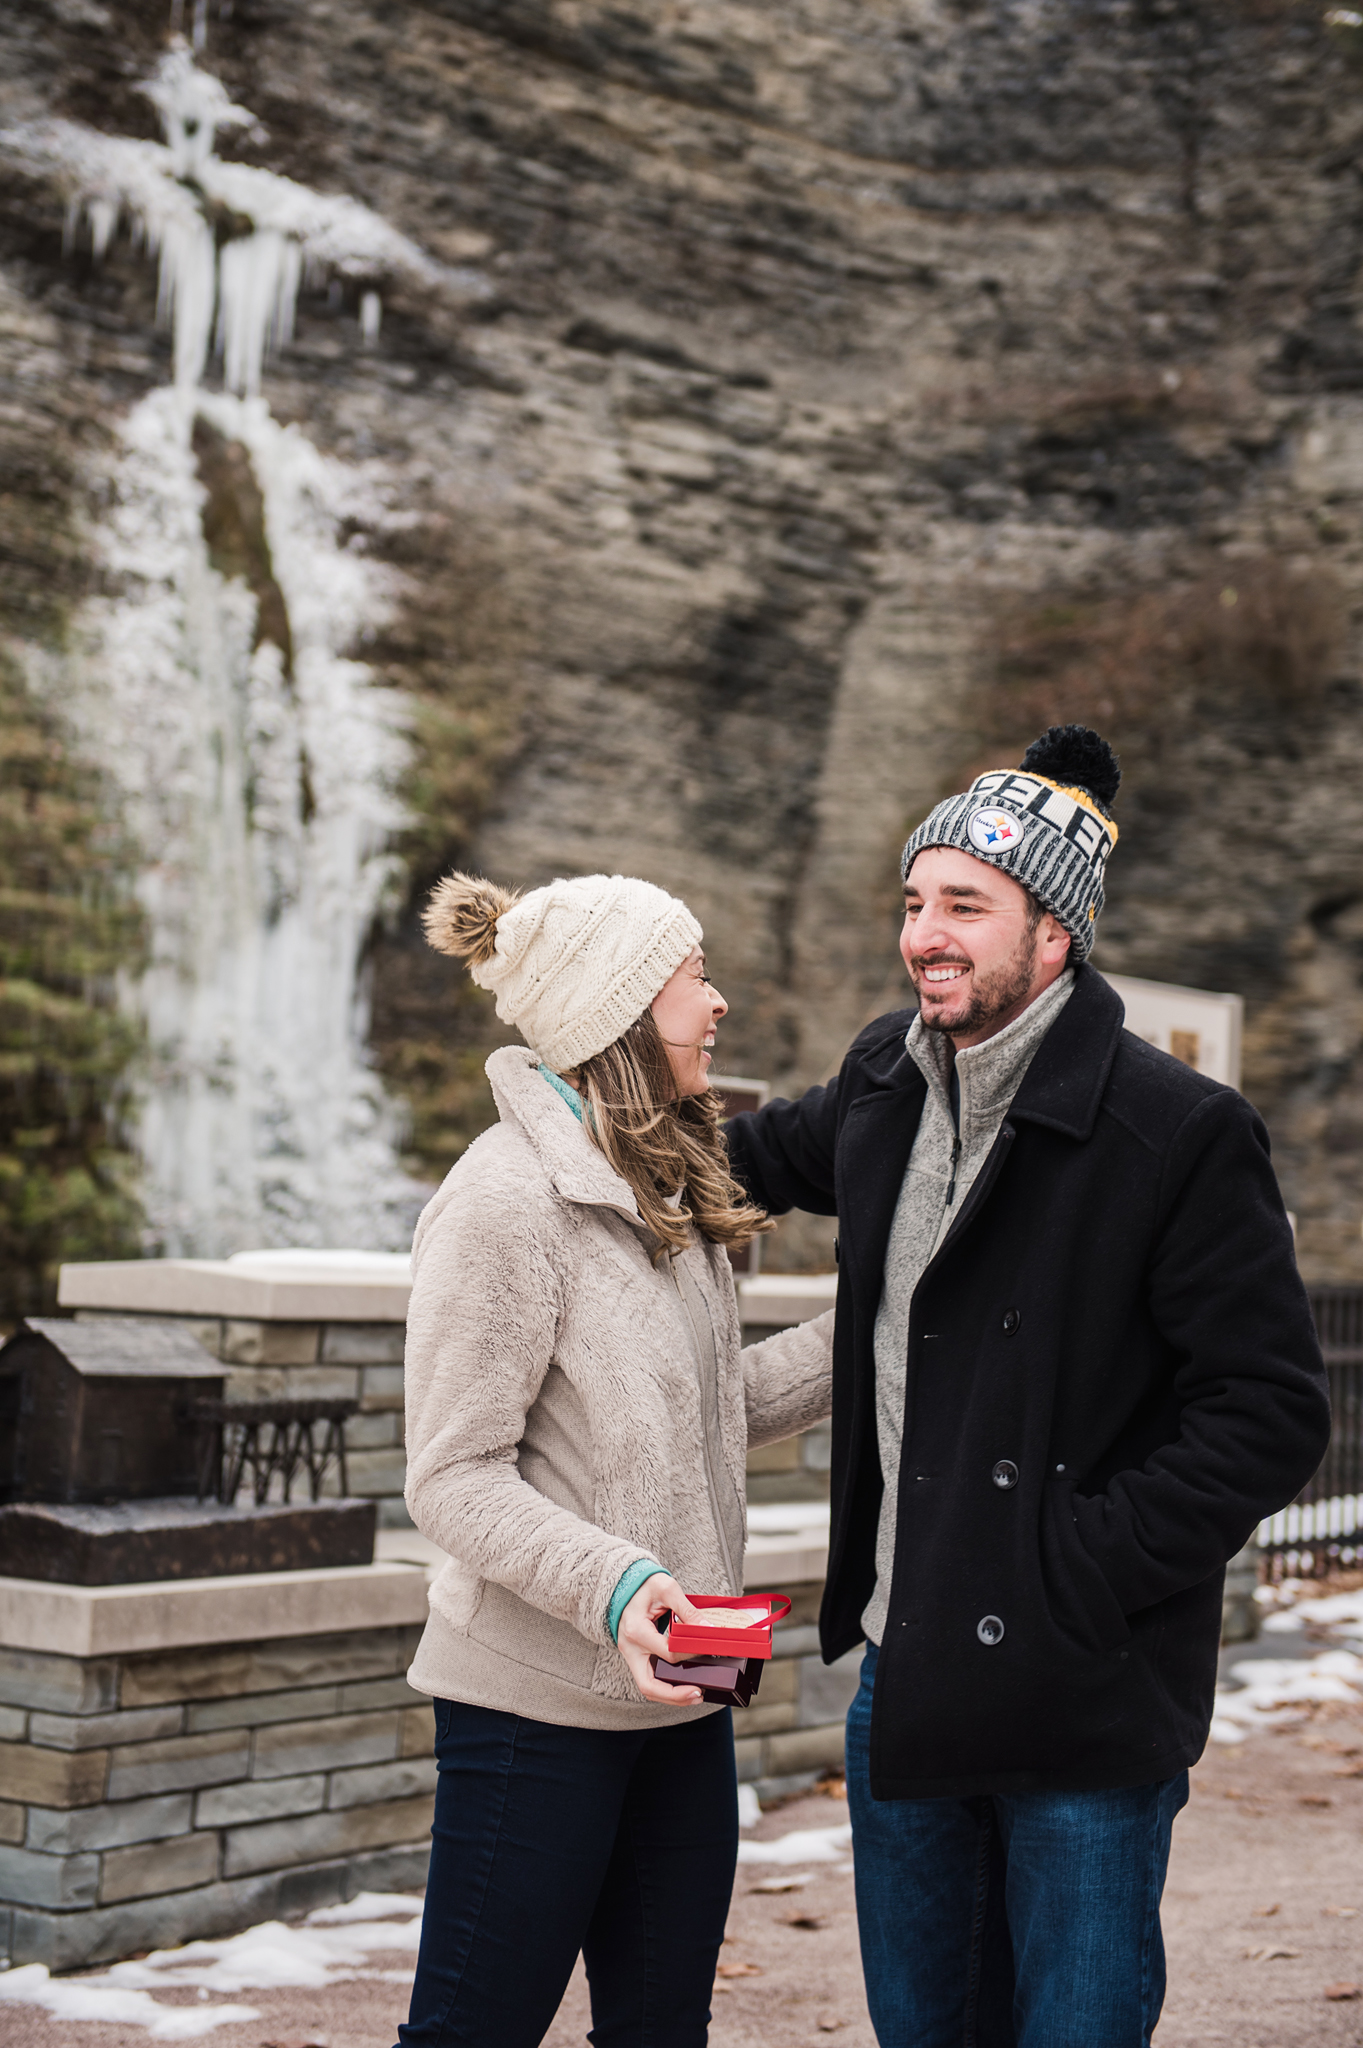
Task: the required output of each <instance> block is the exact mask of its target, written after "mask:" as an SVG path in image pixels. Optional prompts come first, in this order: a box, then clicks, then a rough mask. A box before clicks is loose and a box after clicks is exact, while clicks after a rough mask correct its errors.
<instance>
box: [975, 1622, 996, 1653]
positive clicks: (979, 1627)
mask: <svg viewBox="0 0 1363 2048" xmlns="http://www.w3.org/2000/svg"><path fill="white" fill-rule="evenodd" d="M975 1633H976V1635H977V1636H978V1637H979V1639H980V1641H981V1642H982V1643H986V1644H988V1646H989V1648H990V1649H991V1650H992V1648H993V1647H994V1644H995V1643H1001V1642H1002V1641H1003V1623H1002V1622H1001V1621H1000V1620H999V1618H998V1616H997V1614H986V1615H985V1617H984V1619H983V1621H977V1622H976V1624H975Z"/></svg>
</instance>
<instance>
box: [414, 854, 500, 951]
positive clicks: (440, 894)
mask: <svg viewBox="0 0 1363 2048" xmlns="http://www.w3.org/2000/svg"><path fill="white" fill-rule="evenodd" d="M519 897H520V891H519V889H503V888H502V887H501V885H500V884H499V883H497V882H489V881H488V880H487V878H486V876H484V875H464V874H461V873H460V872H459V870H458V869H456V870H455V872H454V873H453V874H452V875H446V877H445V879H444V881H443V882H437V883H436V886H435V887H434V889H432V891H431V895H430V900H429V902H428V903H427V905H426V908H425V909H424V910H423V911H422V913H421V923H422V926H423V928H424V930H425V933H426V937H427V940H428V941H429V943H430V944H431V945H432V946H434V947H435V950H436V952H437V953H450V954H452V955H453V957H454V958H455V959H456V960H467V961H469V962H470V964H471V965H472V966H475V967H481V966H482V965H483V963H484V962H485V961H488V960H490V959H491V958H492V956H493V954H494V953H495V952H496V950H497V920H498V918H499V917H502V916H503V915H504V914H505V913H506V912H507V911H508V910H510V908H511V906H512V904H513V903H515V902H517V901H518V900H519Z"/></svg>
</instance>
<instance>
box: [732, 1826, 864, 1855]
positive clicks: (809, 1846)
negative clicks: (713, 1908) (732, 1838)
mask: <svg viewBox="0 0 1363 2048" xmlns="http://www.w3.org/2000/svg"><path fill="white" fill-rule="evenodd" d="M851 1846H852V1827H851V1823H850V1822H848V1821H844V1823H843V1825H842V1826H841V1827H836V1828H796V1829H794V1830H793V1832H792V1833H790V1834H788V1835H778V1836H777V1837H776V1839H775V1841H772V1842H740V1843H739V1845H738V1860H739V1862H740V1863H837V1862H840V1861H841V1859H842V1858H843V1857H844V1856H845V1855H846V1853H847V1851H848V1850H849V1849H850V1848H851Z"/></svg>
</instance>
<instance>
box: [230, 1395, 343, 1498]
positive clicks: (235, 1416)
mask: <svg viewBox="0 0 1363 2048" xmlns="http://www.w3.org/2000/svg"><path fill="white" fill-rule="evenodd" d="M359 1405H360V1404H359V1402H358V1401H196V1402H194V1404H193V1406H192V1408H191V1409H190V1415H191V1417H192V1419H193V1421H194V1422H196V1423H197V1424H198V1426H199V1430H200V1439H199V1499H200V1500H219V1501H222V1502H223V1503H224V1504H227V1505H230V1504H231V1503H232V1502H234V1501H235V1500H236V1499H237V1496H238V1495H239V1494H240V1492H241V1491H242V1488H243V1486H245V1487H247V1488H248V1490H249V1493H250V1495H251V1497H252V1498H253V1499H254V1501H255V1504H256V1506H257V1507H263V1506H264V1505H265V1503H266V1502H267V1501H269V1500H272V1499H273V1500H276V1501H288V1500H291V1499H292V1497H293V1486H294V1481H295V1480H296V1479H301V1478H306V1480H307V1483H308V1497H309V1499H310V1500H320V1498H321V1495H322V1488H323V1486H324V1485H325V1483H326V1480H327V1477H328V1474H329V1473H331V1472H333V1471H334V1472H335V1474H336V1480H337V1491H338V1493H340V1494H341V1495H342V1496H344V1495H345V1494H346V1493H347V1492H348V1490H349V1489H348V1487H347V1484H346V1466H345V1426H346V1423H347V1422H348V1421H349V1420H350V1417H351V1416H352V1415H353V1414H354V1413H355V1411H356V1409H357V1408H358V1407H359Z"/></svg>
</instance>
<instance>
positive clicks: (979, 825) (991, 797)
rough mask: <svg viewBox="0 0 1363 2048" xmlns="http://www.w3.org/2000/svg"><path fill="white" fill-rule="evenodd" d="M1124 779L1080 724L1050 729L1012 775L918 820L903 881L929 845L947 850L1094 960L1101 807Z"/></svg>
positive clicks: (1109, 841)
mask: <svg viewBox="0 0 1363 2048" xmlns="http://www.w3.org/2000/svg"><path fill="white" fill-rule="evenodd" d="M1121 779H1122V771H1121V769H1120V768H1119V767H1118V765H1117V757H1116V755H1115V754H1114V753H1113V751H1112V749H1111V747H1110V746H1109V745H1108V743H1107V741H1106V740H1104V739H1100V738H1099V737H1098V735H1097V733H1096V732H1090V731H1089V729H1088V727H1087V726H1083V725H1053V726H1050V727H1049V728H1048V729H1047V731H1046V732H1044V733H1043V734H1042V736H1041V738H1040V739H1039V740H1033V741H1032V744H1031V746H1030V747H1028V749H1027V751H1026V753H1025V754H1024V755H1023V757H1022V764H1021V766H1020V767H1018V768H993V769H991V770H990V772H989V773H988V774H987V775H980V776H977V778H976V779H975V781H974V782H972V783H971V785H970V787H969V789H967V790H966V791H964V793H963V794H962V795H960V796H949V797H948V798H947V799H946V801H945V803H940V804H938V806H937V808H936V810H935V811H933V812H932V814H931V816H930V817H927V818H925V819H924V820H923V822H922V824H921V825H920V826H919V827H918V830H917V831H916V832H915V833H914V834H913V837H912V838H911V839H910V840H909V843H908V845H907V846H906V847H905V848H904V858H903V863H902V872H903V876H904V880H905V881H906V882H907V881H908V879H909V869H910V868H911V867H912V866H913V864H914V862H915V860H916V859H917V858H918V856H919V854H920V853H926V852H927V850H928V848H929V847H931V846H954V847H956V848H958V849H959V850H960V852H962V853H970V854H973V855H974V857H975V859H976V860H982V861H985V862H987V863H988V865H989V866H990V867H995V868H1002V869H1003V871H1004V873H1005V874H1008V875H1011V876H1012V877H1013V880H1014V881H1015V882H1021V883H1022V885H1023V887H1024V888H1026V889H1030V890H1031V892H1032V894H1033V896H1035V897H1036V899H1037V901H1038V902H1039V903H1040V904H1042V905H1043V907H1044V908H1045V909H1047V910H1049V911H1050V913H1051V915H1052V916H1053V917H1055V918H1057V919H1058V920H1059V922H1060V923H1061V924H1062V925H1063V926H1064V927H1065V930H1066V931H1067V932H1068V933H1069V935H1070V938H1071V939H1072V940H1073V942H1074V955H1073V957H1074V958H1075V959H1077V960H1087V958H1088V956H1089V954H1090V953H1091V952H1092V951H1093V938H1094V926H1095V925H1096V923H1097V921H1098V918H1099V915H1100V914H1101V912H1102V908H1103V902H1104V896H1103V874H1104V871H1105V870H1106V867H1107V861H1108V855H1109V854H1110V853H1111V851H1112V849H1113V847H1114V846H1115V845H1116V844H1117V825H1116V821H1115V820H1114V818H1113V816H1112V812H1111V811H1110V809H1109V808H1108V806H1109V805H1110V804H1111V802H1112V799H1113V797H1114V796H1116V794H1117V788H1118V785H1119V784H1120V782H1121Z"/></svg>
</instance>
